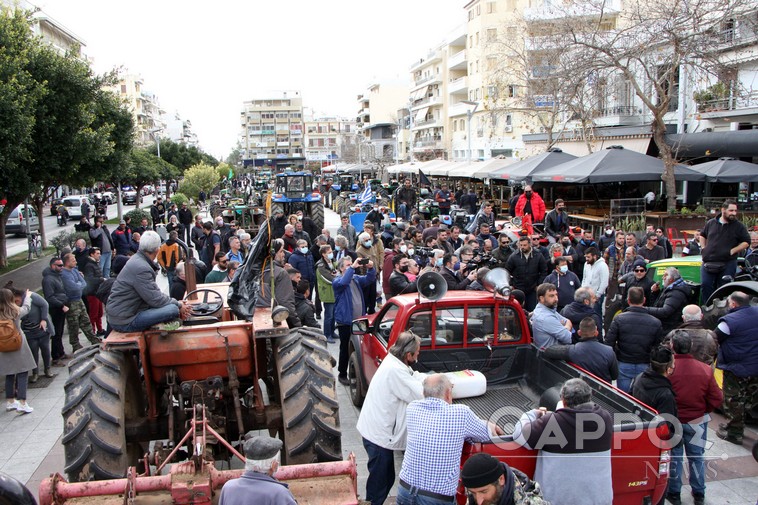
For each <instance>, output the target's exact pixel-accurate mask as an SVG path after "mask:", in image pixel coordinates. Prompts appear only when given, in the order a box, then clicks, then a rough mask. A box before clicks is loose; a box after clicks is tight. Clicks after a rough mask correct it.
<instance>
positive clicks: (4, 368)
mask: <svg viewBox="0 0 758 505" xmlns="http://www.w3.org/2000/svg"><path fill="white" fill-rule="evenodd" d="M31 306H32V297H31V296H27V297H26V298H25V299H24V302H23V304H22V305H21V312H20V313H19V316H18V318H16V328H17V329H18V331H19V332H20V333H21V335H23V334H24V332H23V331H21V318H22V317H24V316H25V315H27V314H28V313H29V310H30V309H31ZM36 366H37V364H36V363H35V362H34V356H32V351H31V349H29V344H28V343H27V342H26V337H24V338H23V339H22V341H21V348H20V349H19V350H17V351H13V352H0V375H16V374H19V373H24V372H28V371H29V370H32V369H33V368H34V367H36Z"/></svg>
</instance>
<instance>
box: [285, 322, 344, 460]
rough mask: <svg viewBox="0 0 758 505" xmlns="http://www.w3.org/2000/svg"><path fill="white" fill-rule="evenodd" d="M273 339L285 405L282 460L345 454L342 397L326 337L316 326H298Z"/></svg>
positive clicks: (311, 458)
mask: <svg viewBox="0 0 758 505" xmlns="http://www.w3.org/2000/svg"><path fill="white" fill-rule="evenodd" d="M273 344H274V359H275V368H276V371H275V373H276V377H277V379H278V380H277V382H278V384H279V391H278V395H277V397H278V398H279V401H280V403H281V408H282V424H283V426H282V430H281V432H280V435H281V437H282V438H283V440H284V451H283V452H284V454H283V458H282V459H283V461H282V464H286V465H297V464H304V463H316V462H323V461H339V460H341V459H342V432H341V431H340V416H339V402H338V401H337V390H336V389H335V384H334V382H335V381H334V374H333V372H332V366H333V365H332V357H331V355H330V354H329V351H327V349H326V339H325V338H324V336H323V335H322V334H321V332H319V331H316V330H314V329H311V328H294V329H293V330H292V331H290V334H289V335H287V336H286V337H282V338H279V339H277V340H275V341H274V342H273Z"/></svg>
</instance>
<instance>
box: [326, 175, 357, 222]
mask: <svg viewBox="0 0 758 505" xmlns="http://www.w3.org/2000/svg"><path fill="white" fill-rule="evenodd" d="M359 189H360V186H358V183H357V182H356V181H355V176H353V175H352V174H346V173H342V174H339V173H337V174H334V183H333V184H332V189H331V191H332V208H333V210H334V211H335V212H339V213H343V212H346V210H347V209H346V207H349V205H350V194H351V193H355V192H357V191H358V190H359Z"/></svg>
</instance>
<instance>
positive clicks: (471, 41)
mask: <svg viewBox="0 0 758 505" xmlns="http://www.w3.org/2000/svg"><path fill="white" fill-rule="evenodd" d="M468 47H469V49H471V48H472V47H474V36H473V35H469V36H468Z"/></svg>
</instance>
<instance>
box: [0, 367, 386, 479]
mask: <svg viewBox="0 0 758 505" xmlns="http://www.w3.org/2000/svg"><path fill="white" fill-rule="evenodd" d="M28 382H29V372H22V373H17V374H16V375H6V376H5V399H6V400H10V399H11V398H15V399H16V400H26V386H27V383H28ZM393 479H394V474H393Z"/></svg>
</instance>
